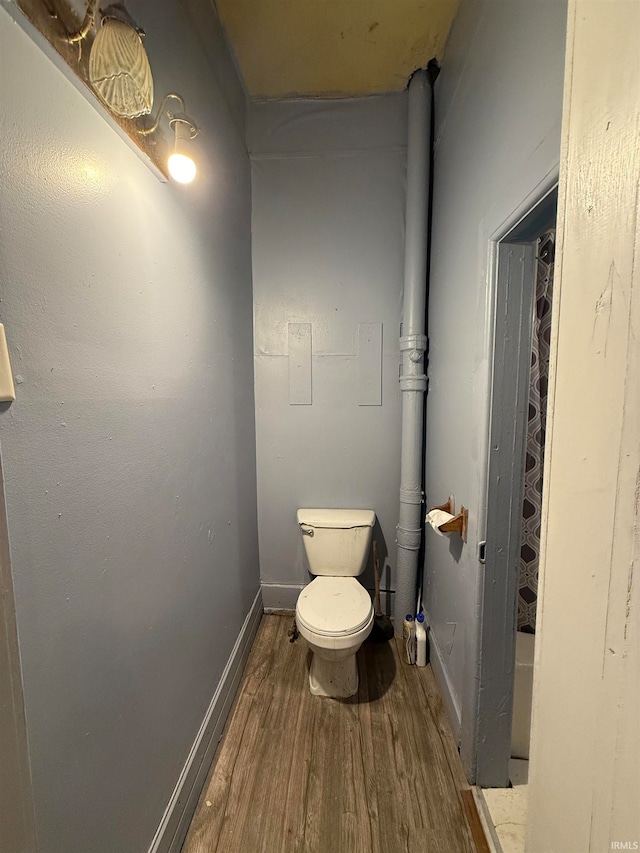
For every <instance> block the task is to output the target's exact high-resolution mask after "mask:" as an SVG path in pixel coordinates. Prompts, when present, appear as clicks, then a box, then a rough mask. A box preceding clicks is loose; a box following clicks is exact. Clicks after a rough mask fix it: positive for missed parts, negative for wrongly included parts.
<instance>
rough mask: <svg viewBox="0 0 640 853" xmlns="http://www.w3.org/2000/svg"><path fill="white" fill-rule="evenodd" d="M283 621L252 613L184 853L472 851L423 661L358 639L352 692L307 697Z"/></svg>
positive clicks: (460, 782)
mask: <svg viewBox="0 0 640 853" xmlns="http://www.w3.org/2000/svg"><path fill="white" fill-rule="evenodd" d="M292 621H293V620H292V617H290V616H289V617H286V616H265V617H264V618H263V620H262V623H261V625H260V629H259V631H258V634H257V636H256V640H255V643H254V646H253V649H252V651H251V655H250V657H249V661H248V663H247V667H246V670H245V673H244V675H243V681H242V684H241V686H240V689H239V691H238V695H237V697H236V701H235V705H234V708H233V710H232V713H231V715H230V717H229V721H228V723H227V727H226V730H225V734H224V737H223V740H222V743H221V744H220V747H219V749H218V753H217V755H216V758H215V759H214V763H213V766H212V769H211V772H210V774H209V779H208V781H207V783H206V785H205V787H204V789H203V793H202V796H201V798H200V802H199V804H198V806H197V809H196V812H195V814H194V817H193V820H192V823H191V826H190V828H189V832H188V835H187V838H186V841H185V844H184V846H183V849H182V853H257V851H263V853H405V851H406V853H418V851H419V853H476V847H475V845H474V842H473V840H472V836H471V833H470V830H469V826H468V824H467V820H466V817H465V812H464V808H463V805H462V798H461V792H462V791H463V790H466V789H468V787H469V786H468V784H467V782H466V779H465V777H464V774H463V772H462V767H461V764H460V760H459V757H458V753H457V750H456V747H455V744H454V741H453V738H452V735H451V731H450V729H449V727H448V723H447V720H446V717H445V713H444V710H443V707H442V700H441V699H440V696H439V694H438V690H437V688H436V685H435V682H434V679H433V674H432V672H431V668H430V667H428V666H427V667H425V668H419V667H416V666H408V665H406V664H404V663H403V662H402V660H401V658H400V645H399V644H397V642H396V641H395V640H392V641H390V642H388V643H373V642H366V643H365V644H364V645H363V646H362V648H361V650H360V651H359V652H358V667H359V674H360V687H359V692H358V696H357V697H354V698H352V699H349V700H343V701H341V700H335V699H327V698H324V697H317V696H312V695H311V693H310V692H309V684H308V659H309V656H310V653H309V650H308V646H307V644H306V642H305V641H304V640H303V639H302V637H299V638H298V639H297V640H296V641H295V642H294V643H290V642H289V638H288V636H287V631H288V630H289V628H291V626H292Z"/></svg>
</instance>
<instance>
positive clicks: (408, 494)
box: [400, 489, 424, 504]
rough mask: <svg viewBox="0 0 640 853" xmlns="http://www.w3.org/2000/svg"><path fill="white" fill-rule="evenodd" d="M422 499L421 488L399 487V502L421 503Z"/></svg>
mask: <svg viewBox="0 0 640 853" xmlns="http://www.w3.org/2000/svg"><path fill="white" fill-rule="evenodd" d="M423 501H424V492H423V491H422V489H400V503H401V504H421V503H422V502H423Z"/></svg>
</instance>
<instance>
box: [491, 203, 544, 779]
mask: <svg viewBox="0 0 640 853" xmlns="http://www.w3.org/2000/svg"><path fill="white" fill-rule="evenodd" d="M556 207H557V189H556V187H554V188H553V189H552V190H551V191H549V192H548V193H546V194H545V195H544V197H543V198H542V199H540V200H539V201H538V202H537V203H536V204H535V205H534V206H533V207H532V208H531V209H530V210H529V212H528V213H527V214H526V215H525V216H524V217H522V218H520V220H519V221H518V222H517V223H516V224H514V225H513V226H512V227H511V228H510V229H509V230H508V231H507V233H506V234H505V235H504V236H503V237H501V238H500V239H499V240H497V241H496V242H495V244H494V247H493V248H494V250H495V275H494V288H493V291H494V311H493V352H492V370H491V391H490V419H489V434H488V454H487V460H488V461H487V500H486V541H485V542H484V543H482V545H481V553H480V559H481V562H482V563H483V564H484V578H483V598H482V614H481V628H480V631H481V637H480V649H481V653H480V664H479V673H478V674H479V680H480V690H479V698H478V717H477V738H476V784H477V785H478V786H480V787H486V788H493V787H498V788H503V787H507V786H508V785H509V784H510V773H509V761H510V758H511V755H512V715H513V707H514V674H515V670H516V631H517V629H518V628H520V629H521V632H520V633H521V636H520V638H519V639H520V640H521V642H518V649H519V652H521V651H522V650H521V647H525V650H526V651H529V652H531V653H532V646H533V634H534V632H535V604H536V599H537V560H538V554H539V538H540V508H541V498H542V471H543V463H544V443H545V442H544V439H545V434H544V419H545V409H546V392H547V382H548V350H549V346H548V344H549V328H550V318H551V302H550V295H551V287H552V277H553V257H554V252H555V219H556ZM525 635H528V636H525ZM522 636H524V642H522ZM529 647H531V648H529ZM532 672H533V670H532V659H531V670H530V675H532ZM519 675H522V673H521V672H520V671H519ZM520 681H521V679H520ZM521 686H522V685H521V684H519V688H521ZM518 702H519V705H518V707H519V708H520V706H521V705H522V701H521V697H520V698H519V700H518ZM525 707H526V703H525ZM527 713H528V716H529V719H530V700H529V705H528V709H527ZM525 716H526V714H525ZM525 728H526V736H525V741H526V743H527V745H528V724H527V723H526V720H525Z"/></svg>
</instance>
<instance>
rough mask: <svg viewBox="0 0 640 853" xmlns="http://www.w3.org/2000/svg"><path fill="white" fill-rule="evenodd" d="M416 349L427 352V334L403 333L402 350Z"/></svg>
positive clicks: (401, 339)
mask: <svg viewBox="0 0 640 853" xmlns="http://www.w3.org/2000/svg"><path fill="white" fill-rule="evenodd" d="M405 350H416V351H417V352H422V353H425V352H426V351H427V336H426V335H403V336H402V337H401V338H400V351H401V352H404V351H405Z"/></svg>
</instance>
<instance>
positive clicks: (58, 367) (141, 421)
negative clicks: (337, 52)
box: [0, 3, 258, 853]
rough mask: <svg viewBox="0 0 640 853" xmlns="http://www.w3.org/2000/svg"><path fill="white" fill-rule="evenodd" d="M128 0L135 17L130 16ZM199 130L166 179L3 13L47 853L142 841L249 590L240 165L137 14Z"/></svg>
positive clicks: (29, 624) (9, 464)
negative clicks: (176, 171) (180, 166)
mask: <svg viewBox="0 0 640 853" xmlns="http://www.w3.org/2000/svg"><path fill="white" fill-rule="evenodd" d="M134 6H135V4H134ZM132 12H133V13H134V15H136V17H138V18H139V19H140V20H141V21H142V23H143V24H144V26H145V28H146V30H147V40H146V44H147V49H148V50H149V53H150V56H151V61H152V65H153V67H154V71H155V77H156V89H157V93H158V94H159V95H161V94H162V93H163V92H165V91H168V90H169V87H171V89H172V90H178V91H180V92H182V93H183V94H184V96H185V98H186V99H187V104H188V107H189V110H190V112H192V113H193V115H194V117H195V118H196V119H197V121H198V123H199V124H200V125H201V127H202V135H201V137H200V138H199V139H198V141H197V142H198V145H197V147H198V165H199V169H200V173H199V176H198V179H197V181H196V182H195V183H194V184H193V185H192V186H190V187H188V188H185V187H179V186H177V185H172V184H163V183H160V182H159V181H158V180H157V179H156V178H155V177H154V175H153V174H152V173H151V172H150V171H149V170H148V169H147V168H146V166H145V165H144V164H143V163H142V162H141V161H140V160H139V159H138V157H137V156H136V155H135V154H134V153H132V151H131V150H130V149H129V148H128V147H127V146H126V145H125V144H123V142H122V141H121V140H120V139H119V138H118V137H117V136H116V135H115V134H114V133H113V131H112V130H111V129H110V128H109V127H108V126H107V125H106V124H105V123H104V121H103V120H102V119H101V118H100V116H99V115H98V114H97V113H96V112H95V111H94V110H93V108H92V107H91V106H90V105H89V104H88V103H87V102H86V101H85V100H84V99H83V97H82V96H81V95H79V94H78V92H77V91H76V90H75V89H74V88H73V87H72V86H71V85H70V84H69V83H68V82H67V80H66V79H64V77H63V76H62V75H61V73H59V71H58V70H57V69H56V68H55V67H54V66H53V65H52V64H51V63H50V62H49V60H48V59H46V58H45V57H44V55H43V54H42V53H41V52H40V51H39V49H38V48H36V46H35V45H34V44H33V43H32V42H31V41H30V40H29V39H28V38H27V36H26V35H25V34H24V33H23V32H22V31H21V30H20V29H19V28H18V27H17V26H16V25H15V24H14V23H13V22H12V21H11V20H10V19H9V17H8V16H7V14H6V13H5V11H4V10H0V35H1V38H2V43H1V44H2V48H1V56H2V73H1V75H0V81H1V83H0V88H1V101H2V115H1V119H0V120H1V123H2V129H1V134H0V138H1V139H2V168H1V171H2V176H3V178H2V182H3V186H2V208H1V212H0V234H1V235H2V237H1V239H2V303H1V305H0V319H1V320H2V322H4V323H5V324H6V329H7V337H8V340H9V347H10V350H11V355H12V359H13V369H14V373H15V374H16V375H18V376H19V377H20V379H18V384H17V386H16V390H17V397H18V399H17V400H16V402H15V403H14V404H12V405H11V406H10V407H8V408H7V407H4V409H3V411H2V412H1V413H0V431H1V432H0V434H1V439H2V461H3V469H4V475H5V481H6V493H7V509H8V521H9V538H10V546H11V556H12V564H13V574H14V584H15V597H16V608H17V622H18V633H19V640H20V649H21V656H22V666H23V678H24V695H25V705H26V719H27V727H28V735H29V748H30V756H31V764H32V774H33V785H34V795H35V808H36V818H37V826H38V834H39V842H40V848H39V849H40V851H41V853H70V851H83V853H84V851H86V852H87V853H89V851H90V853H115V851H117V853H130V851H131V852H132V851H135V852H136V853H140V851H144V850H146V849H147V847H148V845H149V843H150V842H151V839H152V837H153V834H154V832H155V830H156V827H157V825H158V823H159V821H160V819H161V817H162V814H163V811H164V809H165V807H166V805H167V802H168V799H169V796H170V795H171V792H172V790H173V788H174V785H175V783H176V781H177V779H178V776H179V773H180V771H181V769H182V767H183V764H184V762H185V760H186V758H187V754H188V751H189V749H190V747H191V745H192V744H193V742H194V739H195V737H196V734H197V732H198V729H199V726H200V724H201V723H202V720H203V717H204V714H205V711H206V710H207V707H208V705H209V703H210V701H211V698H212V696H213V693H214V691H215V689H216V686H217V684H218V681H219V679H220V676H221V674H222V671H223V668H224V666H225V664H226V662H227V660H228V658H229V655H230V652H231V649H232V647H233V644H234V641H235V639H236V637H237V635H238V632H239V630H240V627H241V625H242V622H243V620H244V618H245V616H246V614H247V612H248V610H249V607H250V605H251V602H252V600H253V598H254V596H255V594H256V591H257V588H258V557H257V535H256V491H255V436H254V403H253V394H252V386H253V371H252V357H251V334H252V308H251V305H252V293H251V249H250V201H251V199H250V169H249V161H248V157H247V154H246V149H245V145H244V140H243V139H242V138H241V136H240V135H239V134H238V131H237V126H242V119H241V116H238V115H234V116H232V115H231V114H230V113H229V111H228V110H227V108H226V106H225V101H229V103H236V104H237V103H238V99H237V92H236V93H234V92H231V93H223V92H222V91H221V90H220V88H219V87H218V84H217V82H216V79H215V77H214V75H213V73H212V71H211V68H210V66H209V65H208V62H207V60H206V59H205V56H204V55H203V54H202V53H201V52H200V48H199V46H198V42H197V40H196V37H195V34H194V33H193V31H192V30H191V29H190V26H189V23H188V19H187V18H186V16H185V15H184V13H183V11H182V10H181V9H180V7H179V5H178V4H177V3H165V4H163V14H162V16H161V20H160V16H156V15H149V14H148V10H145V9H143V8H142V7H140V8H132Z"/></svg>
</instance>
